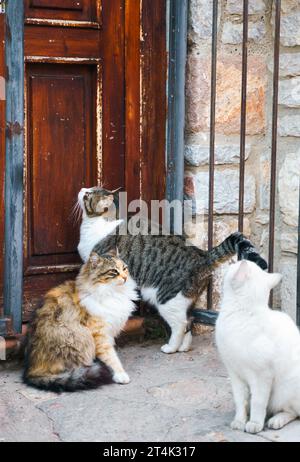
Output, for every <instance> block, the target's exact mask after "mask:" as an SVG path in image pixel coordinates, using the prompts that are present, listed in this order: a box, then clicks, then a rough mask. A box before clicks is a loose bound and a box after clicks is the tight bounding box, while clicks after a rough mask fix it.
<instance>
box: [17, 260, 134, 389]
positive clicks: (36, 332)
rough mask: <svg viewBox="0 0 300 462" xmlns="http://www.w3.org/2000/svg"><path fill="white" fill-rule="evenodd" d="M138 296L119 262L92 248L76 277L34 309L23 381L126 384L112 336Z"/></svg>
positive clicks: (56, 385) (58, 385)
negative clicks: (94, 251) (95, 251)
mask: <svg viewBox="0 0 300 462" xmlns="http://www.w3.org/2000/svg"><path fill="white" fill-rule="evenodd" d="M137 298H138V297H137V292H136V285H135V283H134V281H133V280H132V279H131V278H130V276H129V274H128V269H127V266H126V265H125V264H124V263H123V261H122V260H120V259H119V258H117V257H116V256H113V255H111V254H106V255H102V256H99V255H98V254H95V253H92V254H91V256H90V258H89V260H88V262H87V263H85V264H84V265H83V266H82V268H81V270H80V273H79V275H78V276H77V278H76V281H68V282H65V283H64V284H62V285H60V286H58V287H56V288H54V289H52V290H50V291H49V292H48V293H47V295H46V296H45V300H44V304H43V306H42V307H41V308H40V309H38V310H37V311H36V313H35V317H34V320H33V322H32V324H31V326H30V329H29V333H28V339H27V348H26V368H25V372H24V380H25V382H26V383H28V384H29V385H32V386H35V387H38V388H43V389H48V390H53V391H56V392H60V391H63V390H65V391H75V390H83V389H88V388H96V387H98V386H99V385H101V384H104V383H110V382H111V381H114V382H117V383H122V384H125V383H128V382H129V377H128V375H127V374H126V372H125V371H124V369H123V367H122V364H121V362H120V360H119V358H118V355H117V353H116V351H115V348H114V338H115V337H116V336H117V335H118V334H119V333H120V331H121V330H122V328H123V327H124V325H125V323H126V321H127V319H128V317H129V316H130V314H131V313H132V312H133V310H134V309H135V305H134V302H133V300H136V299H137Z"/></svg>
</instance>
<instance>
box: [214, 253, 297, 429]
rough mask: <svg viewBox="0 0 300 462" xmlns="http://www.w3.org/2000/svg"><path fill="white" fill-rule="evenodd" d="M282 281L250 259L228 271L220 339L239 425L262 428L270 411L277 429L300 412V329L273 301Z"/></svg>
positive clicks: (271, 423)
mask: <svg viewBox="0 0 300 462" xmlns="http://www.w3.org/2000/svg"><path fill="white" fill-rule="evenodd" d="M280 281H281V275H280V274H269V273H266V272H264V271H262V270H261V269H260V268H259V267H258V266H257V265H255V264H254V263H252V262H249V261H242V262H238V263H236V264H234V265H232V266H230V267H229V270H228V272H227V274H226V276H225V281H224V293H223V300H222V306H221V313H220V316H219V318H218V321H217V326H216V340H217V346H218V349H219V352H220V354H221V357H222V359H223V362H224V364H225V366H226V368H227V370H228V373H229V376H230V379H231V382H232V389H233V395H234V401H235V405H236V415H235V419H234V421H233V422H232V424H231V428H232V429H235V430H241V431H246V432H248V433H258V432H260V431H261V430H263V428H264V425H265V419H266V416H268V418H269V420H268V422H267V426H268V427H269V428H271V429H274V430H277V429H279V428H282V427H283V426H284V425H287V424H288V423H289V422H291V421H293V420H295V419H297V418H298V417H299V416H300V333H299V331H298V329H297V327H296V325H295V323H294V322H293V321H292V319H291V318H290V317H289V316H288V315H287V314H284V313H282V312H279V311H272V310H271V309H270V308H269V306H268V299H269V294H270V290H271V289H273V288H274V287H275V286H276V285H277V284H278V283H279V282H280ZM249 411H250V415H249Z"/></svg>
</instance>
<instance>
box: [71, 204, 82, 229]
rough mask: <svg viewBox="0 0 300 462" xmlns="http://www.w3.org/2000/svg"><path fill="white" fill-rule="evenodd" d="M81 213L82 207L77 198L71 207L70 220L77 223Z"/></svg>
mask: <svg viewBox="0 0 300 462" xmlns="http://www.w3.org/2000/svg"><path fill="white" fill-rule="evenodd" d="M81 215H82V209H81V206H80V203H79V201H78V200H77V201H76V202H75V204H74V205H73V207H72V209H71V212H70V220H71V221H72V222H73V224H77V223H78V222H79V220H80V218H81Z"/></svg>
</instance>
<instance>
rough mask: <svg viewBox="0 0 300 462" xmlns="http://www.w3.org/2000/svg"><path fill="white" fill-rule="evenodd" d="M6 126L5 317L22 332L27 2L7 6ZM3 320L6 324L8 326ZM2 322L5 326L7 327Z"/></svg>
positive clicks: (9, 2) (8, 3) (7, 4)
mask: <svg viewBox="0 0 300 462" xmlns="http://www.w3.org/2000/svg"><path fill="white" fill-rule="evenodd" d="M5 7H6V10H5V62H6V111H5V114H6V124H5V127H6V129H5V195H4V198H5V206H4V209H5V231H4V281H3V295H4V316H5V320H6V319H10V321H11V327H12V329H13V331H14V332H16V333H20V332H21V330H22V297H23V176H24V175H23V173H24V172H23V152H24V2H23V1H22V2H19V5H18V8H16V5H15V2H14V0H7V1H6V3H5ZM5 320H4V323H5ZM4 323H3V322H2V328H3V325H6V323H5V324H4Z"/></svg>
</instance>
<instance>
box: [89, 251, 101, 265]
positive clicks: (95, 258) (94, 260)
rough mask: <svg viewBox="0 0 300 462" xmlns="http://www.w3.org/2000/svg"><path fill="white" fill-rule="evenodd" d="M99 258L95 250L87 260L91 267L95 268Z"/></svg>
mask: <svg viewBox="0 0 300 462" xmlns="http://www.w3.org/2000/svg"><path fill="white" fill-rule="evenodd" d="M99 260H100V256H99V255H98V254H97V252H92V253H91V255H90V258H89V262H90V265H91V268H92V269H95V268H96V267H97V265H98V263H99Z"/></svg>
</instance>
